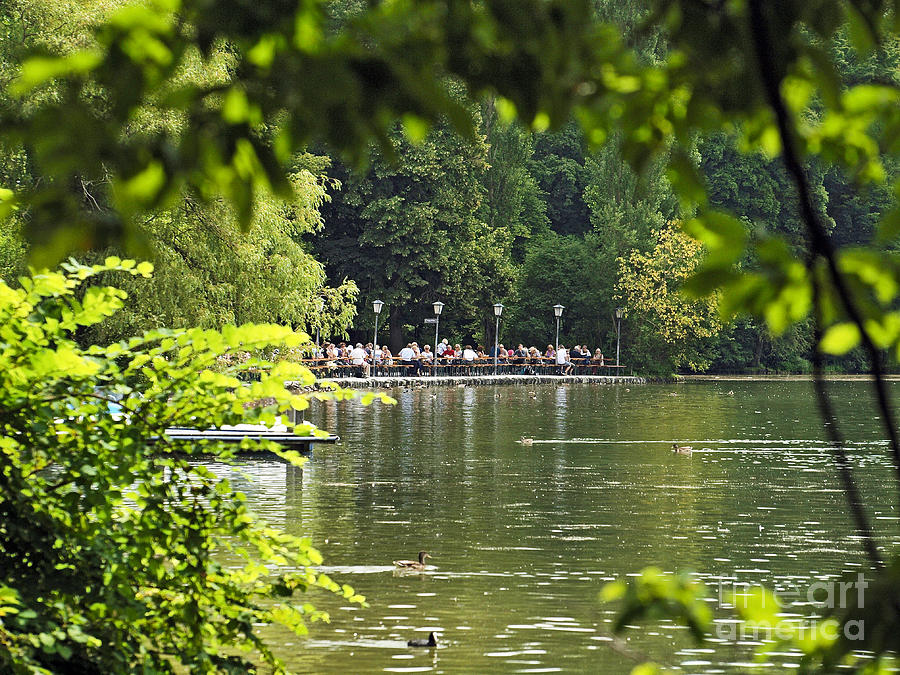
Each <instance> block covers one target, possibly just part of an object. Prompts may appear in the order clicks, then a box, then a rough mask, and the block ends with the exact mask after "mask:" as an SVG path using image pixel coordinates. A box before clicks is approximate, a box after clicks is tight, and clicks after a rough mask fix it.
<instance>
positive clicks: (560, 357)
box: [556, 345, 572, 375]
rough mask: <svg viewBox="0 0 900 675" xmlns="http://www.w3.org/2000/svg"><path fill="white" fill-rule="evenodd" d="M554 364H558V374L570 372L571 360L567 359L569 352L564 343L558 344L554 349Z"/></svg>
mask: <svg viewBox="0 0 900 675" xmlns="http://www.w3.org/2000/svg"><path fill="white" fill-rule="evenodd" d="M556 365H558V366H559V373H560V375H568V374H569V373H571V372H572V362H571V361H569V352H568V351H567V350H566V346H565V345H560V346H559V349H557V350H556Z"/></svg>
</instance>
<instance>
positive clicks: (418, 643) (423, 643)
mask: <svg viewBox="0 0 900 675" xmlns="http://www.w3.org/2000/svg"><path fill="white" fill-rule="evenodd" d="M406 645H407V647H437V640H436V639H435V638H434V631H431V632H430V633H429V634H428V639H427V640H410V641H409V642H407V643H406Z"/></svg>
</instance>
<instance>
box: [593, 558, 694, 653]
mask: <svg viewBox="0 0 900 675" xmlns="http://www.w3.org/2000/svg"><path fill="white" fill-rule="evenodd" d="M704 596H705V592H704V587H703V584H702V583H700V582H698V581H696V580H693V579H691V577H690V574H688V573H686V572H682V573H681V574H678V575H672V574H665V573H664V572H663V571H662V570H660V569H658V568H656V567H645V568H644V569H643V570H641V573H640V575H639V576H636V577H633V578H630V579H629V580H628V582H627V583H626V582H624V581H613V582H610V583H608V584H606V586H604V587H603V590H602V591H601V593H600V597H601V599H602V600H603V601H604V602H613V601H618V602H621V603H622V611H621V612H620V613H619V615H618V616H617V617H616V623H615V626H614V630H615V632H617V633H620V632H622V631H623V630H624V629H625V627H626V626H627V625H629V624H633V623H634V622H635V621H641V620H647V619H650V620H652V619H660V618H671V619H673V620H675V621H677V622H678V623H681V624H683V625H685V626H687V627H688V629H689V630H690V632H691V635H692V636H693V637H694V639H695V640H696V641H697V642H700V641H702V640H703V637H704V635H705V633H706V631H707V630H709V626H710V624H711V622H712V612H711V611H710V609H709V606H708V605H707V603H706V602H705V601H704Z"/></svg>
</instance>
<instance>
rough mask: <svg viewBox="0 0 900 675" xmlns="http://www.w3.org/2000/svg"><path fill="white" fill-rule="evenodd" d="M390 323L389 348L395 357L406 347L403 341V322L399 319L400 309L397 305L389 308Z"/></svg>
mask: <svg viewBox="0 0 900 675" xmlns="http://www.w3.org/2000/svg"><path fill="white" fill-rule="evenodd" d="M390 322H391V337H390V347H391V351H392V352H393V353H394V354H395V355H396V354H397V353H398V352H399V351H400V350H401V349H403V348H404V347H405V346H406V340H404V339H403V321H402V319H401V318H400V307H398V306H397V305H392V306H391V316H390Z"/></svg>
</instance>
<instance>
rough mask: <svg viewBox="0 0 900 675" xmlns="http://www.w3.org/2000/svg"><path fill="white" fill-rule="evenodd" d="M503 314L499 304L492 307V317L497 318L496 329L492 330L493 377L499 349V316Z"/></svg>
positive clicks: (495, 371) (501, 306)
mask: <svg viewBox="0 0 900 675" xmlns="http://www.w3.org/2000/svg"><path fill="white" fill-rule="evenodd" d="M501 314H503V305H501V304H500V303H499V302H498V303H497V304H496V305H494V316H496V317H497V328H496V329H495V330H494V375H496V374H497V355H498V353H499V350H500V347H499V342H500V315H501Z"/></svg>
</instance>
